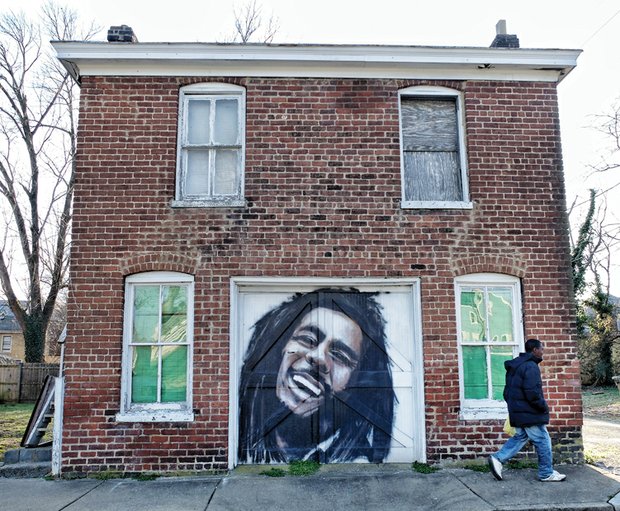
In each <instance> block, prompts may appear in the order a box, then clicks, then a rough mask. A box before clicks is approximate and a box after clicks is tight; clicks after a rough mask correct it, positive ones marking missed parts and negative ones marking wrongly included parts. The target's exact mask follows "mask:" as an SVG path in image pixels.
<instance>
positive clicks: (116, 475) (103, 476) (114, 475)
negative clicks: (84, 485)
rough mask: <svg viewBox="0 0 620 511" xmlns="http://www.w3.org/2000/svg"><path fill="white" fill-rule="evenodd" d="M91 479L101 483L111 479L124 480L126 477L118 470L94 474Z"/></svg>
mask: <svg viewBox="0 0 620 511" xmlns="http://www.w3.org/2000/svg"><path fill="white" fill-rule="evenodd" d="M91 477H92V478H93V479H98V480H99V481H108V480H109V479H122V478H123V477H124V475H123V473H122V472H120V471H118V470H102V471H101V472H97V473H95V474H93V475H92V476H91Z"/></svg>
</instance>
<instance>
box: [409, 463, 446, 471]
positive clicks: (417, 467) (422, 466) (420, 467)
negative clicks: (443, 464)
mask: <svg viewBox="0 0 620 511" xmlns="http://www.w3.org/2000/svg"><path fill="white" fill-rule="evenodd" d="M411 468H412V469H413V470H414V472H417V473H418V474H432V473H434V472H437V471H438V470H440V468H439V467H433V466H431V465H429V464H428V463H420V462H419V461H414V462H413V464H412V465H411Z"/></svg>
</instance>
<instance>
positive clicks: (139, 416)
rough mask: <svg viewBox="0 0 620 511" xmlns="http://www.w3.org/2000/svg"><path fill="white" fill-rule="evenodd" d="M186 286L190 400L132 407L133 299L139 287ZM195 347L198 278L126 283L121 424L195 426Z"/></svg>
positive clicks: (140, 278) (149, 276)
mask: <svg viewBox="0 0 620 511" xmlns="http://www.w3.org/2000/svg"><path fill="white" fill-rule="evenodd" d="M140 284H154V285H169V284H182V285H186V286H187V288H188V295H187V333H186V335H187V396H186V401H185V402H182V403H181V402H180V403H139V404H137V403H132V402H131V365H132V357H131V349H130V340H131V330H132V325H133V301H134V300H133V297H134V289H135V287H136V285H140ZM193 344H194V277H193V276H192V275H188V274H185V273H176V272H160V271H153V272H145V273H137V274H135V275H130V276H128V277H127V278H126V279H125V311H124V321H123V361H122V376H121V409H120V412H119V413H118V414H117V415H116V420H117V421H119V422H191V421H193V420H194V413H193V407H192V381H193V375H192V373H193Z"/></svg>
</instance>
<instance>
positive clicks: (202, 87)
mask: <svg viewBox="0 0 620 511" xmlns="http://www.w3.org/2000/svg"><path fill="white" fill-rule="evenodd" d="M197 96H198V97H203V98H205V99H236V100H237V101H238V111H237V116H238V117H237V123H238V128H239V140H238V142H239V144H237V145H240V146H241V147H240V153H241V154H240V161H239V168H238V171H239V175H238V179H239V183H238V188H237V194H236V195H206V194H205V195H189V194H186V193H185V178H186V173H187V154H188V151H187V149H186V148H185V147H186V145H187V144H186V143H185V140H186V139H187V137H186V133H187V118H188V104H189V100H190V99H192V98H196V97H197ZM213 115H214V114H213V113H212V114H211V122H213ZM222 147H225V146H222ZM213 164H214V162H212V163H211V165H213ZM175 190H176V191H175V199H174V200H173V201H172V203H171V206H172V207H183V208H188V207H190V208H209V207H211V208H216V207H244V206H245V205H246V202H245V199H244V190H245V89H244V88H243V87H241V86H239V85H233V84H227V83H197V84H192V85H186V86H185V87H181V89H180V91H179V122H178V133H177V171H176V187H175Z"/></svg>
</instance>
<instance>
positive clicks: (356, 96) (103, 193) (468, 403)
mask: <svg viewBox="0 0 620 511" xmlns="http://www.w3.org/2000/svg"><path fill="white" fill-rule="evenodd" d="M132 39H133V42H101V43H93V42H88V43H86V42H84V43H83V42H58V43H54V47H55V49H56V51H57V54H58V57H59V58H60V60H61V61H62V62H63V63H64V64H65V66H67V68H68V69H70V70H71V72H72V73H73V76H74V78H75V79H76V80H78V81H79V83H80V85H81V110H80V119H79V122H80V132H79V140H78V149H79V150H78V161H77V179H76V185H75V186H76V188H75V203H74V220H73V238H72V239H73V242H72V243H73V252H72V266H71V286H72V287H71V294H70V301H69V311H68V314H69V323H68V324H69V328H68V337H67V343H66V359H65V367H66V373H65V374H66V394H65V409H64V435H63V447H62V460H63V471H64V472H88V471H97V470H106V469H108V470H123V471H128V472H138V471H173V470H189V471H195V470H222V469H226V468H229V467H233V466H236V465H237V464H240V463H277V462H287V461H290V460H292V459H317V460H319V461H321V462H342V461H345V462H346V461H360V460H361V461H368V462H411V461H414V460H419V461H429V462H432V463H439V462H446V461H450V460H457V459H466V458H473V457H478V456H482V455H485V454H488V453H489V452H491V451H492V450H493V449H494V448H495V447H496V446H497V444H498V443H499V442H501V441H502V424H503V421H504V418H505V416H506V409H505V404H504V403H503V401H502V398H501V391H502V389H503V383H504V370H503V361H504V360H506V359H509V358H512V357H513V356H514V355H516V354H517V353H518V352H519V351H520V350H521V351H522V349H523V342H524V340H525V339H526V338H528V337H539V338H540V339H542V340H543V341H544V342H545V345H546V351H545V361H544V363H543V364H542V366H541V367H542V372H543V378H544V379H545V381H546V393H547V398H548V401H549V403H550V405H551V408H552V419H551V425H550V433H551V436H552V438H553V440H554V446H555V448H556V456H557V457H558V459H563V460H574V461H575V460H580V459H581V456H582V454H581V401H580V399H581V398H580V382H579V367H578V361H577V359H576V346H575V339H574V329H573V326H574V325H573V315H574V309H573V302H572V294H571V277H570V264H569V244H568V222H567V217H566V213H565V195H564V185H563V175H562V154H561V146H560V129H559V118H558V103H557V91H556V88H557V85H558V83H559V82H560V81H561V79H562V78H563V77H564V76H565V75H566V74H567V73H568V72H570V70H571V69H572V68H573V67H574V66H575V62H576V58H577V56H578V53H579V52H578V51H574V50H545V49H536V50H531V49H521V48H514V47H510V48H507V47H501V46H502V45H501V41H500V43H499V46H500V47H491V48H443V47H442V48H438V47H396V46H327V45H326V46H320V45H261V44H258V45H234V44H201V43H195V44H181V43H173V44H164V43H138V42H135V38H130V39H129V40H130V41H131V40H132ZM510 41H511V43H514V40H512V39H511V40H510ZM505 46H510V45H505ZM511 46H515V44H511Z"/></svg>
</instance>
